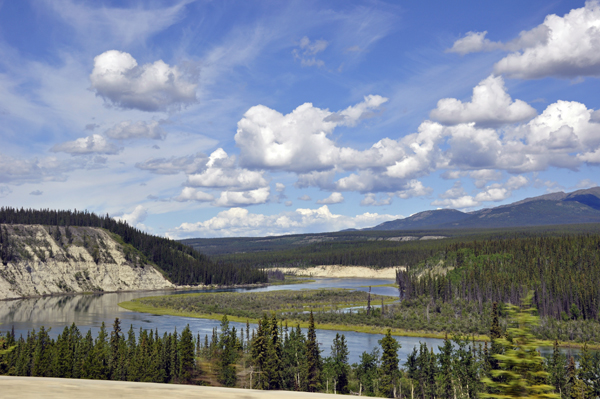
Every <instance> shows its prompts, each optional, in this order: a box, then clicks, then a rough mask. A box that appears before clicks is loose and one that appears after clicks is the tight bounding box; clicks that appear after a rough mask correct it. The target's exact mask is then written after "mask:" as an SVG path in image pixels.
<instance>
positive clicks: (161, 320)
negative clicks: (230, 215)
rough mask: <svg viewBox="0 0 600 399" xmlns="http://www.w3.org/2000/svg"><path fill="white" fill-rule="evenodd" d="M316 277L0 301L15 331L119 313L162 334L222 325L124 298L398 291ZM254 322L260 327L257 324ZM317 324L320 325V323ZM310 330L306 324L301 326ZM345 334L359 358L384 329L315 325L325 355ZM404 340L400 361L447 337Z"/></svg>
mask: <svg viewBox="0 0 600 399" xmlns="http://www.w3.org/2000/svg"><path fill="white" fill-rule="evenodd" d="M314 280H315V281H314V282H307V283H302V284H289V285H274V286H267V287H259V288H234V289H216V290H178V291H173V290H165V291H142V292H139V291H138V292H120V293H107V294H95V295H69V296H53V297H43V298H31V299H19V300H12V301H0V331H7V330H10V329H11V328H12V327H14V330H15V333H16V335H17V337H18V336H19V335H21V334H22V335H23V336H25V335H27V332H28V331H31V330H32V329H36V330H38V329H39V328H40V327H41V326H44V327H45V328H51V331H50V336H52V337H54V338H55V337H56V336H58V334H60V333H61V332H62V330H63V329H64V328H65V326H69V325H71V324H72V323H75V324H76V325H77V327H79V329H80V331H82V333H83V334H85V333H86V332H87V330H89V329H91V330H92V332H93V333H94V335H95V334H96V333H97V332H98V330H99V329H100V326H101V325H102V322H104V323H105V325H106V328H107V330H109V331H110V330H111V328H112V327H111V326H112V324H113V322H114V320H115V318H116V317H118V318H119V319H120V320H121V321H122V324H121V325H122V328H123V330H127V329H129V327H130V326H133V328H134V330H135V331H136V334H137V333H138V331H139V329H140V328H142V329H152V330H154V329H157V330H158V332H159V334H161V335H162V334H163V333H164V332H173V331H174V330H175V328H177V331H179V332H181V330H183V328H184V327H185V326H186V325H187V324H189V325H190V328H191V329H192V332H193V333H194V335H196V334H198V333H199V334H200V336H201V338H202V339H204V335H205V334H208V336H209V337H210V335H211V334H212V330H213V328H214V327H219V326H220V321H218V320H206V319H195V318H188V317H179V316H164V315H162V316H160V315H153V314H149V313H137V312H132V311H129V310H126V309H123V308H121V307H119V306H118V304H119V303H120V302H124V301H130V300H132V299H134V298H140V297H145V296H157V295H172V294H184V293H193V292H217V291H235V292H250V291H253V292H260V291H273V290H300V289H318V288H350V289H356V290H361V291H368V290H369V288H368V286H372V291H371V292H372V293H374V294H380V295H390V296H396V295H397V294H398V291H397V289H396V288H394V287H377V285H383V284H390V283H393V280H382V279H356V278H354V279H342V278H314ZM230 325H231V326H235V328H236V329H237V330H238V331H239V330H240V329H241V328H242V327H244V328H245V324H243V323H235V322H232V323H230ZM251 327H253V328H256V325H252V324H251ZM317 328H318V325H317ZM303 331H304V333H305V334H306V330H305V329H303ZM338 332H339V333H340V334H344V335H345V336H346V340H347V343H348V350H349V352H350V354H349V362H350V363H355V362H359V358H360V355H361V354H362V353H363V352H364V351H367V352H370V351H371V350H372V349H373V348H376V347H379V343H378V340H380V339H381V338H382V337H383V335H380V334H366V333H358V332H352V331H343V332H342V331H335V330H317V339H318V341H319V343H320V345H321V349H322V350H323V353H322V355H323V356H329V354H330V351H331V349H330V348H331V344H332V342H333V338H334V337H335V334H336V333H338ZM395 338H396V340H397V341H398V342H399V343H400V344H401V349H400V350H399V351H398V355H399V358H400V361H401V363H403V362H404V360H405V359H406V358H407V356H408V354H409V353H410V352H412V350H413V348H414V347H416V346H418V345H419V343H420V342H425V343H427V345H428V346H429V347H430V348H431V347H433V349H434V351H435V352H437V349H438V346H441V345H442V343H443V341H442V340H440V339H433V338H418V337H417V338H415V337H395Z"/></svg>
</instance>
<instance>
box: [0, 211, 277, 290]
mask: <svg viewBox="0 0 600 399" xmlns="http://www.w3.org/2000/svg"><path fill="white" fill-rule="evenodd" d="M1 224H24V225H33V224H37V225H45V226H86V227H99V228H103V229H106V230H107V231H109V232H110V233H113V234H116V235H117V236H118V237H120V238H119V240H122V241H123V243H124V244H128V245H131V246H132V247H133V248H135V249H136V250H137V251H139V252H140V253H141V254H142V255H143V256H144V257H145V258H146V259H143V261H149V262H151V263H153V264H155V265H156V266H157V267H158V268H159V269H160V270H162V271H163V272H164V274H165V275H166V277H167V278H168V279H169V280H170V281H171V282H173V283H175V284H179V285H186V284H207V285H209V284H222V285H231V284H248V283H263V282H267V275H266V273H265V272H263V271H262V270H260V269H257V268H252V267H242V266H234V265H231V264H228V263H224V262H214V261H211V260H210V259H209V258H208V257H207V256H205V255H203V254H201V253H200V252H198V251H196V250H194V249H193V248H191V247H189V246H187V245H183V244H181V243H179V242H177V241H173V240H169V239H166V238H162V237H157V236H154V235H151V234H148V233H144V232H142V231H140V230H138V229H136V228H134V227H131V226H130V225H128V224H127V223H125V222H123V221H117V220H115V219H113V218H111V217H110V216H108V215H106V216H98V215H96V214H94V213H90V212H88V211H77V210H75V211H70V210H68V211H58V210H50V209H44V210H35V209H23V208H21V209H14V208H5V207H2V208H0V225H1ZM0 227H1V226H0ZM19 256H20V255H19V252H18V251H17V250H16V249H15V248H14V245H12V244H11V241H10V239H9V237H8V235H7V234H6V231H5V229H3V228H0V257H1V258H2V262H3V263H5V264H6V263H8V262H11V261H12V260H13V259H18V257H19Z"/></svg>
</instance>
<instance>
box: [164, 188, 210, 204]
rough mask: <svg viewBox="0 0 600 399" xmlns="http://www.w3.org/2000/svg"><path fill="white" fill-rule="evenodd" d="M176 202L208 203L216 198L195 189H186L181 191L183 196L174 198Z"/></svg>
mask: <svg viewBox="0 0 600 399" xmlns="http://www.w3.org/2000/svg"><path fill="white" fill-rule="evenodd" d="M173 199H174V200H175V201H179V202H186V201H198V202H206V201H212V200H214V199H215V197H214V196H213V195H211V194H208V193H205V192H203V191H200V190H196V189H195V188H193V187H184V188H183V190H181V194H179V195H178V196H177V197H175V198H173Z"/></svg>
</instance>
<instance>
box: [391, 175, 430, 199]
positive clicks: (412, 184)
mask: <svg viewBox="0 0 600 399" xmlns="http://www.w3.org/2000/svg"><path fill="white" fill-rule="evenodd" d="M432 192H433V189H432V188H431V187H425V186H424V185H423V183H422V182H420V181H419V180H416V179H412V180H409V181H408V182H406V184H405V185H404V188H402V189H401V190H400V191H397V192H396V197H398V198H402V199H408V198H413V197H424V196H426V195H430V194H431V193H432Z"/></svg>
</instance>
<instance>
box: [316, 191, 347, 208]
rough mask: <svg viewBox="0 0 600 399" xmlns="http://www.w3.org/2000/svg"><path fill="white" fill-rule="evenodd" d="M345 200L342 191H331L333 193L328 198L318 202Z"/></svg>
mask: <svg viewBox="0 0 600 399" xmlns="http://www.w3.org/2000/svg"><path fill="white" fill-rule="evenodd" d="M342 202H344V196H343V195H342V193H331V195H330V196H329V197H327V198H324V199H321V200H318V201H317V204H327V205H331V204H340V203H342Z"/></svg>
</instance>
